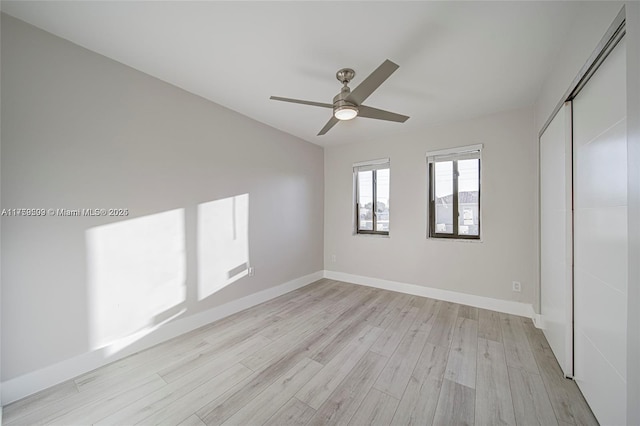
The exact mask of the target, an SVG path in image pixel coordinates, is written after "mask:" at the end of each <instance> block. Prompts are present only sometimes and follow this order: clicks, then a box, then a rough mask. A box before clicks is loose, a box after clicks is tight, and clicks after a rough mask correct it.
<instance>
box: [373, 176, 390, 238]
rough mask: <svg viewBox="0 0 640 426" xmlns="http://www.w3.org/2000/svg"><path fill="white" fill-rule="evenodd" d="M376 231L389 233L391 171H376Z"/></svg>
mask: <svg viewBox="0 0 640 426" xmlns="http://www.w3.org/2000/svg"><path fill="white" fill-rule="evenodd" d="M376 231H385V232H389V169H380V170H378V171H376Z"/></svg>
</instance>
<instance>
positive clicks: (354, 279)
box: [324, 270, 534, 318]
mask: <svg viewBox="0 0 640 426" xmlns="http://www.w3.org/2000/svg"><path fill="white" fill-rule="evenodd" d="M324 277H325V278H328V279H331V280H336V281H344V282H348V283H352V284H359V285H364V286H368V287H375V288H380V289H383V290H391V291H397V292H400V293H406V294H411V295H414V296H421V297H430V298H432V299H438V300H444V301H447V302H454V303H459V304H461V305H469V306H475V307H477V308H483V309H489V310H491V311H497V312H503V313H505V314H513V315H519V316H522V317H527V318H533V314H534V311H533V306H532V305H530V304H527V303H521V302H514V301H512V300H502V299H494V298H491V297H484V296H476V295H473V294H467V293H459V292H456V291H450V290H442V289H439V288H432V287H424V286H421V285H415V284H407V283H401V282H397V281H388V280H382V279H379V278H371V277H363V276H360V275H352V274H345V273H344V272H335V271H327V270H325V271H324Z"/></svg>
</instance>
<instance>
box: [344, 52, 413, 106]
mask: <svg viewBox="0 0 640 426" xmlns="http://www.w3.org/2000/svg"><path fill="white" fill-rule="evenodd" d="M398 68H400V66H399V65H397V64H394V63H393V62H391V61H390V60H388V59H387V60H386V61H384V62H383V63H382V65H380V66H379V67H378V68H376V69H375V71H374V72H372V73H371V74H369V76H368V77H367V78H365V79H364V81H363V82H362V83H360V85H359V86H358V87H356V88H355V89H353V91H351V94H350V95H349V96H347V99H346V101H347V102H351V103H354V104H356V105H360V104H362V103H363V102H364V101H365V100H366V99H367V98H368V97H369V96H370V95H371V94H372V93H373V92H374V91H375V90H376V89H377V88H378V87H379V86H380V85H381V84H382V83H384V81H385V80H386V79H387V78H389V76H390V75H391V74H393V73H394V72H395V70H397V69H398Z"/></svg>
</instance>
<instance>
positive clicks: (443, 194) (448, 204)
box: [434, 161, 453, 234]
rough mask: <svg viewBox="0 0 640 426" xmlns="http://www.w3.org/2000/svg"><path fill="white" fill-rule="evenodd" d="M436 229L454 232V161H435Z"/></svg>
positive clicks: (448, 232) (437, 230)
mask: <svg viewBox="0 0 640 426" xmlns="http://www.w3.org/2000/svg"><path fill="white" fill-rule="evenodd" d="M434 167H435V172H434V175H435V176H434V185H435V188H434V190H435V194H436V200H435V201H436V203H435V204H436V229H435V232H436V233H438V234H453V161H441V162H437V163H434Z"/></svg>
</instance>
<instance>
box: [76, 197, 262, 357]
mask: <svg viewBox="0 0 640 426" xmlns="http://www.w3.org/2000/svg"><path fill="white" fill-rule="evenodd" d="M197 213H198V221H197V227H198V228H197V229H198V232H197V239H198V242H197V248H198V253H197V258H198V295H197V300H198V301H201V300H203V299H205V298H207V297H209V296H211V295H213V294H214V293H216V292H217V291H219V290H221V289H223V288H224V287H226V286H228V285H230V284H232V283H234V282H235V281H237V280H238V279H240V278H242V277H244V276H246V275H247V274H248V268H249V232H248V228H249V194H242V195H237V196H234V197H229V198H224V199H221V200H216V201H211V202H206V203H202V204H200V205H199V206H198V209H197ZM185 228H186V225H185V209H176V210H170V211H166V212H161V213H156V214H152V215H148V216H143V217H139V218H135V219H130V220H126V221H122V222H117V223H112V224H108V225H102V226H98V227H95V228H91V229H89V230H87V232H86V241H87V275H88V284H89V285H88V287H89V291H88V297H89V326H90V328H89V344H90V348H91V350H96V349H101V348H104V350H105V355H106V356H110V355H113V354H115V353H117V352H119V351H121V350H122V349H124V348H126V347H127V346H129V345H131V344H133V343H135V342H136V341H138V340H140V339H142V338H143V337H145V336H147V335H148V334H150V333H152V332H153V331H154V330H156V329H158V328H159V327H161V326H162V325H164V324H166V323H168V322H170V321H172V320H174V319H176V318H178V317H180V316H181V315H183V314H184V313H185V312H186V311H187V300H193V299H195V298H188V297H187V296H188V294H187V292H188V287H187V285H186V277H187V267H186V265H187V253H186V232H185Z"/></svg>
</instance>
